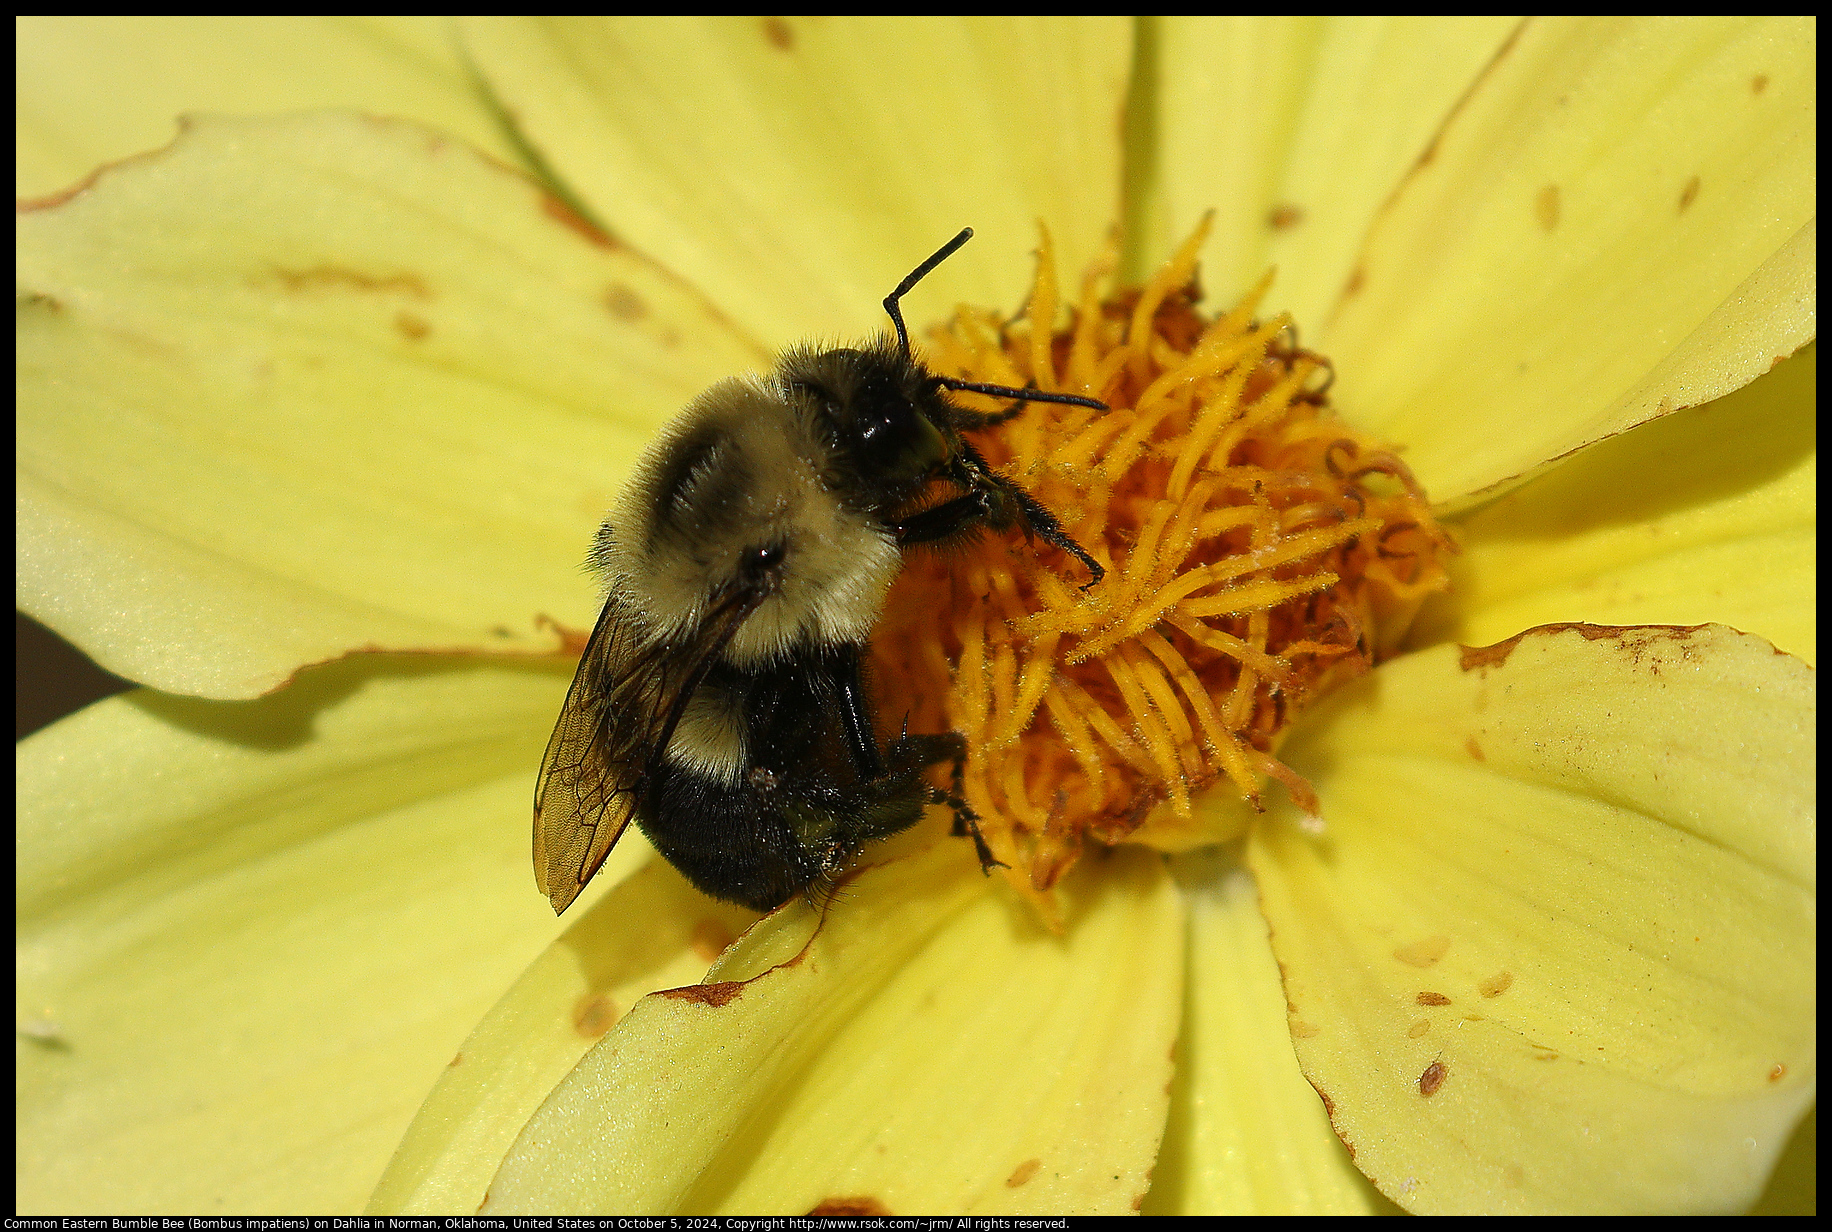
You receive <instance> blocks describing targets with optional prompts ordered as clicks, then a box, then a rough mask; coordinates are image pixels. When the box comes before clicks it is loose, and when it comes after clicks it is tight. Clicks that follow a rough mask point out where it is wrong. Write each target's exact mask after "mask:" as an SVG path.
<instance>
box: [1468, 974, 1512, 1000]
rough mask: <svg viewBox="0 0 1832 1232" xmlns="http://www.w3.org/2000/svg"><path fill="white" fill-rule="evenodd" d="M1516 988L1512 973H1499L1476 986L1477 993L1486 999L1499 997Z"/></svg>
mask: <svg viewBox="0 0 1832 1232" xmlns="http://www.w3.org/2000/svg"><path fill="white" fill-rule="evenodd" d="M1513 986H1514V973H1513V972H1512V971H1498V972H1496V973H1495V974H1494V975H1491V976H1489V977H1488V978H1487V979H1486V980H1483V981H1482V982H1481V983H1480V984H1478V985H1476V991H1477V992H1479V993H1481V994H1482V995H1483V996H1485V997H1499V996H1500V995H1501V994H1502V993H1504V992H1506V991H1507V990H1508V989H1510V988H1512V987H1513Z"/></svg>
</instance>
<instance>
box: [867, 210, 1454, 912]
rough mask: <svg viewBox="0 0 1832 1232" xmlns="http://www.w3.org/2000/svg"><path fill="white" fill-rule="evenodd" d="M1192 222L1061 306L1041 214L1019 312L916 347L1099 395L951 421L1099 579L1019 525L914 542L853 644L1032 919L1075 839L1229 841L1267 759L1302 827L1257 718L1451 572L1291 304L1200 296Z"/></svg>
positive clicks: (1336, 671)
mask: <svg viewBox="0 0 1832 1232" xmlns="http://www.w3.org/2000/svg"><path fill="white" fill-rule="evenodd" d="M1207 230H1208V223H1207V220H1205V221H1204V223H1203V225H1202V226H1201V227H1199V228H1198V229H1197V231H1196V233H1195V234H1193V235H1192V236H1190V238H1189V239H1188V240H1187V241H1186V242H1185V243H1184V244H1183V246H1182V247H1181V248H1180V249H1179V250H1178V252H1177V253H1176V254H1175V255H1174V256H1173V257H1172V258H1171V259H1170V261H1168V262H1167V263H1166V264H1165V265H1164V266H1163V267H1162V268H1161V269H1160V270H1159V271H1158V272H1157V273H1156V275H1154V276H1153V277H1152V278H1151V279H1150V281H1148V282H1147V283H1146V284H1145V285H1144V286H1142V287H1135V288H1128V289H1120V290H1117V291H1105V292H1104V291H1103V288H1105V287H1106V285H1107V284H1108V281H1109V274H1110V271H1111V269H1112V267H1113V265H1114V263H1115V262H1114V257H1113V255H1112V254H1111V253H1109V254H1108V255H1107V256H1106V257H1105V258H1104V259H1103V260H1102V261H1100V262H1098V263H1097V264H1096V266H1095V267H1094V268H1093V269H1091V270H1090V271H1089V272H1088V273H1087V275H1086V276H1085V277H1084V278H1083V280H1082V283H1081V287H1080V291H1079V296H1078V297H1077V298H1076V300H1075V302H1073V303H1072V304H1068V305H1066V306H1065V305H1064V304H1063V303H1062V298H1063V297H1062V295H1061V293H1060V291H1059V288H1058V284H1057V282H1056V277H1055V272H1054V263H1053V259H1052V256H1051V252H1050V243H1049V236H1048V234H1047V232H1046V233H1045V234H1044V236H1043V242H1042V245H1041V248H1040V250H1039V253H1038V257H1039V260H1038V272H1037V277H1036V282H1035V285H1034V286H1033V288H1032V291H1031V295H1030V299H1029V301H1028V304H1027V305H1026V306H1025V308H1024V309H1023V310H1022V311H1021V312H1020V313H1018V315H1017V316H1016V317H1015V318H1013V319H1005V318H1003V317H1001V316H999V315H998V314H996V313H993V312H990V311H986V310H980V309H972V308H963V309H961V310H960V311H959V312H958V313H957V314H956V316H955V317H954V319H953V320H952V321H951V322H949V323H948V324H947V325H945V326H943V327H941V328H939V329H937V330H936V331H933V332H932V333H931V335H930V336H929V338H928V339H927V342H926V355H925V360H926V362H927V364H928V366H929V368H930V369H931V370H932V371H934V372H936V373H937V374H939V375H946V376H956V377H961V378H964V379H967V380H971V381H978V382H984V383H990V384H1001V385H1006V386H1011V387H1014V388H1036V389H1039V390H1045V391H1055V392H1063V393H1073V394H1082V395H1086V396H1089V397H1093V398H1097V399H1100V400H1101V401H1103V402H1105V403H1106V404H1107V405H1108V407H1109V408H1110V409H1109V410H1106V411H1099V410H1095V409H1092V408H1086V407H1080V406H1074V405H1065V404H1058V403H1042V402H1039V403H1030V404H1028V405H1027V406H1026V407H1025V408H1024V410H1023V412H1022V413H1021V414H1019V415H1016V416H1014V417H1013V418H1011V419H1009V420H1008V421H1006V422H1005V423H1002V424H1000V425H998V426H996V427H994V428H991V429H989V430H987V431H984V432H979V433H975V434H974V437H973V439H974V443H975V444H976V446H977V447H978V448H979V449H980V450H981V452H982V453H983V454H984V455H985V456H986V458H987V460H988V462H990V463H991V464H992V465H993V466H994V467H996V468H998V469H999V470H1000V471H1001V472H1002V473H1004V474H1006V475H1008V476H1010V477H1011V478H1012V479H1015V480H1016V481H1017V482H1018V483H1020V484H1021V485H1023V487H1024V488H1025V489H1026V490H1027V491H1029V492H1030V493H1031V495H1033V496H1035V497H1036V498H1037V499H1038V501H1039V502H1040V503H1041V504H1042V505H1043V506H1044V507H1045V508H1047V509H1049V510H1050V511H1051V512H1053V513H1054V514H1056V516H1057V517H1058V518H1060V519H1061V520H1062V523H1063V526H1064V529H1066V530H1067V531H1068V533H1069V534H1070V535H1071V536H1072V537H1073V538H1074V539H1075V540H1076V541H1077V542H1078V543H1080V544H1081V545H1082V547H1084V548H1085V549H1086V550H1087V551H1088V552H1089V553H1090V554H1091V555H1092V556H1094V557H1095V558H1096V559H1097V560H1099V561H1100V562H1101V564H1102V565H1103V566H1104V567H1105V568H1106V571H1107V572H1106V576H1105V577H1104V578H1103V579H1102V580H1101V581H1100V582H1099V583H1097V584H1094V585H1087V583H1088V582H1089V580H1090V577H1089V574H1088V572H1087V570H1086V569H1085V568H1084V567H1083V566H1082V565H1081V564H1080V563H1078V562H1077V561H1075V560H1074V559H1073V558H1072V557H1071V556H1069V555H1067V554H1065V553H1063V552H1060V551H1058V550H1057V549H1055V548H1052V547H1050V546H1048V545H1047V544H1045V543H1043V542H1042V541H1041V540H1040V539H1033V541H1032V542H1029V543H1027V542H1025V538H1024V536H1023V535H1022V534H1020V533H1018V532H1015V531H1014V532H1011V533H1006V534H998V533H987V534H982V535H980V536H978V537H976V538H975V539H974V540H973V541H971V542H970V543H969V544H968V545H966V546H965V547H963V548H959V549H955V550H949V551H947V552H935V553H916V554H912V556H911V558H910V560H909V561H908V563H907V566H906V568H905V570H904V573H903V576H902V577H901V578H900V579H899V581H898V582H897V584H896V586H895V587H894V588H893V590H892V592H891V596H890V600H889V602H888V605H887V609H886V613H885V618H884V620H883V622H882V623H881V624H880V626H879V631H878V634H877V636H876V638H875V640H874V645H873V659H874V663H875V665H876V669H877V671H876V674H877V678H878V680H879V682H880V701H881V704H882V707H883V715H882V718H883V720H884V724H885V729H886V730H891V731H895V730H898V729H899V728H900V727H902V726H904V725H905V724H907V729H908V730H910V731H947V730H952V731H957V732H960V733H961V734H963V735H964V736H965V737H966V739H967V747H968V756H967V762H966V766H965V770H964V775H965V777H964V781H963V783H962V790H963V795H964V798H965V800H966V802H967V804H968V805H969V806H970V807H971V808H972V810H973V812H974V813H976V814H977V815H978V817H979V825H980V828H981V831H982V833H983V835H984V837H985V839H986V841H987V843H988V845H989V846H990V848H991V850H992V852H993V853H994V855H995V856H997V858H998V859H1000V860H1001V861H1003V862H1004V863H1005V864H1006V865H1008V866H1009V868H1008V869H1007V871H1006V875H1007V876H1008V877H1010V878H1012V879H1013V881H1014V882H1015V883H1016V885H1017V887H1018V888H1019V890H1020V891H1021V892H1023V893H1024V894H1026V896H1027V897H1030V898H1032V899H1033V900H1034V901H1036V902H1037V903H1038V905H1039V906H1040V907H1041V908H1042V909H1043V910H1044V913H1045V915H1046V917H1049V916H1053V914H1054V913H1053V910H1052V897H1051V893H1050V892H1051V890H1052V888H1053V887H1054V886H1055V885H1056V883H1057V881H1058V880H1059V879H1060V878H1061V877H1062V875H1063V873H1064V872H1066V871H1067V870H1068V869H1069V868H1070V867H1071V866H1072V865H1073V864H1074V862H1075V861H1076V860H1077V859H1078V858H1080V856H1081V855H1082V854H1084V853H1086V852H1088V851H1089V850H1090V849H1098V848H1100V847H1105V846H1112V845H1115V844H1119V843H1127V842H1143V843H1148V844H1151V845H1154V846H1159V847H1163V848H1166V849H1175V848H1180V847H1187V846H1194V845H1199V844H1200V843H1201V842H1213V841H1221V840H1224V839H1227V838H1232V837H1234V836H1235V835H1236V834H1237V833H1238V832H1239V829H1240V825H1239V823H1238V822H1237V821H1236V822H1230V821H1229V820H1227V819H1229V818H1238V817H1240V816H1242V815H1243V813H1244V815H1246V816H1249V817H1250V816H1251V815H1252V814H1253V813H1257V812H1260V811H1262V810H1263V804H1262V800H1263V798H1264V796H1265V793H1266V792H1267V791H1268V783H1269V782H1276V783H1278V784H1280V785H1281V786H1282V789H1283V790H1284V792H1285V793H1287V794H1288V795H1289V797H1290V799H1291V801H1292V802H1293V803H1294V804H1295V805H1296V808H1297V810H1298V815H1299V818H1300V819H1301V822H1302V823H1303V824H1306V825H1310V826H1318V825H1321V824H1322V822H1321V819H1320V816H1319V813H1320V810H1319V806H1318V801H1317V797H1316V793H1315V792H1314V791H1313V790H1312V788H1311V786H1310V784H1309V783H1307V782H1306V781H1305V780H1304V779H1303V778H1301V777H1300V776H1299V775H1298V774H1296V773H1295V772H1294V771H1293V770H1291V769H1290V768H1289V767H1288V766H1286V765H1285V764H1284V763H1282V762H1281V761H1280V760H1279V759H1278V756H1277V752H1278V745H1279V739H1280V736H1281V733H1282V732H1283V731H1284V730H1285V729H1286V728H1287V727H1288V725H1289V724H1290V723H1291V722H1292V721H1293V719H1294V718H1295V717H1296V716H1297V714H1298V713H1299V712H1300V711H1301V710H1302V709H1303V708H1304V706H1305V705H1306V704H1307V703H1309V702H1311V701H1313V700H1314V699H1316V698H1317V697H1318V696H1319V695H1320V694H1322V693H1323V692H1325V691H1326V690H1328V689H1329V688H1331V687H1333V686H1334V685H1336V684H1339V683H1341V682H1342V681H1344V680H1347V679H1349V678H1352V677H1354V676H1357V675H1360V674H1361V673H1363V672H1366V671H1367V670H1368V669H1369V668H1370V667H1372V666H1373V665H1374V664H1375V663H1377V662H1379V661H1380V660H1381V658H1382V657H1383V656H1384V655H1386V654H1389V653H1391V652H1392V651H1393V650H1394V649H1395V648H1396V646H1397V643H1398V641H1399V639H1400V637H1401V636H1403V634H1404V632H1405V629H1406V626H1407V625H1408V624H1409V623H1410V621H1411V619H1412V616H1413V615H1414V614H1415V613H1416V611H1417V609H1418V607H1419V605H1420V603H1421V602H1422V601H1423V600H1424V599H1425V598H1426V597H1427V596H1428V595H1430V594H1431V593H1433V592H1435V591H1440V590H1443V589H1445V588H1446V587H1447V586H1448V584H1449V579H1448V575H1447V573H1446V570H1445V568H1444V565H1443V563H1442V560H1443V557H1444V556H1445V554H1446V553H1448V552H1450V551H1454V550H1455V549H1454V545H1453V543H1452V541H1451V539H1450V537H1449V535H1448V534H1447V533H1446V532H1445V531H1444V530H1443V529H1442V528H1441V527H1440V526H1439V525H1438V524H1437V522H1436V521H1435V520H1434V519H1433V517H1432V514H1431V509H1430V505H1429V502H1428V501H1427V500H1426V497H1425V493H1424V492H1423V491H1422V490H1421V489H1420V487H1419V485H1418V483H1417V482H1416V481H1415V480H1414V479H1413V477H1412V474H1411V473H1410V471H1408V470H1407V468H1406V465H1405V463H1404V462H1402V461H1401V460H1400V458H1399V456H1398V454H1397V453H1396V452H1395V450H1394V449H1393V448H1391V447H1390V446H1388V445H1385V444H1383V443H1381V442H1379V441H1376V440H1373V439H1371V438H1370V437H1369V436H1367V435H1366V434H1365V433H1363V432H1360V431H1358V430H1356V429H1354V428H1352V427H1350V426H1349V425H1348V424H1346V423H1344V422H1343V421H1342V420H1341V419H1338V418H1337V417H1336V416H1335V415H1334V414H1333V413H1332V411H1331V409H1330V402H1329V397H1328V391H1329V387H1330V384H1331V383H1332V381H1333V379H1334V374H1333V372H1332V370H1331V368H1330V365H1329V361H1328V360H1327V359H1325V358H1324V357H1323V356H1321V355H1318V354H1316V353H1314V352H1312V351H1309V350H1306V349H1304V348H1303V347H1302V346H1300V345H1299V344H1298V342H1297V337H1296V330H1295V328H1294V326H1293V324H1292V322H1291V321H1290V319H1289V318H1288V317H1286V316H1283V315H1278V316H1271V317H1268V318H1264V319H1261V318H1260V317H1259V316H1258V315H1257V308H1258V306H1259V304H1260V302H1261V300H1262V299H1263V298H1264V296H1265V294H1266V291H1267V289H1268V288H1269V287H1270V286H1271V282H1272V276H1271V275H1270V274H1268V275H1267V276H1266V277H1265V278H1264V279H1262V280H1261V282H1260V284H1259V285H1258V286H1257V287H1256V288H1254V290H1253V291H1252V292H1251V293H1250V294H1249V295H1248V296H1247V297H1246V298H1245V299H1244V300H1243V301H1242V302H1241V303H1240V304H1238V305H1236V306H1235V307H1234V308H1233V309H1232V310H1230V311H1228V312H1226V313H1225V314H1222V315H1219V316H1210V315H1207V314H1205V313H1203V312H1202V311H1201V310H1200V308H1199V307H1198V305H1199V302H1200V300H1201V295H1202V293H1201V290H1200V288H1199V286H1198V283H1197V279H1196V254H1197V252H1198V251H1199V249H1200V248H1201V245H1202V242H1203V240H1204V238H1205V237H1206V234H1207ZM1059 318H1066V324H1065V325H1062V326H1060V327H1058V326H1057V321H1058V319H1059ZM955 396H956V397H958V398H959V399H960V400H961V404H962V405H963V406H971V407H973V408H974V409H977V410H986V411H996V410H1001V409H1004V406H1005V405H1007V404H1001V403H999V402H996V401H994V400H992V399H990V398H985V397H982V396H980V395H976V394H957V395H955ZM1223 794H1225V795H1227V796H1230V797H1231V798H1232V799H1233V800H1234V801H1236V802H1244V803H1245V804H1246V806H1247V809H1246V810H1244V811H1243V810H1242V809H1241V808H1240V807H1238V804H1236V805H1235V806H1234V807H1232V808H1216V807H1214V806H1213V802H1214V801H1215V800H1216V798H1217V797H1218V796H1220V795H1223Z"/></svg>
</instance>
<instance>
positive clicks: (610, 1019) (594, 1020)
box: [572, 992, 617, 1039]
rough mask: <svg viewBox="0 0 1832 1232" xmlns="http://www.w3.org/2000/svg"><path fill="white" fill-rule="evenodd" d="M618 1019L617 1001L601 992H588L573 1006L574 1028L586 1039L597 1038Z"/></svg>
mask: <svg viewBox="0 0 1832 1232" xmlns="http://www.w3.org/2000/svg"><path fill="white" fill-rule="evenodd" d="M616 1021H617V1003H616V1002H615V1001H612V1000H611V999H610V998H609V997H607V996H605V995H604V994H603V993H601V992H592V993H586V994H585V995H584V996H583V997H580V998H579V1000H578V1003H577V1004H576V1005H574V1006H573V1014H572V1023H573V1030H575V1031H577V1032H578V1033H579V1034H580V1035H583V1036H584V1037H585V1038H586V1039H597V1038H598V1037H599V1036H600V1035H603V1034H604V1033H605V1032H606V1031H609V1030H610V1029H611V1027H612V1025H613V1024H615V1023H616Z"/></svg>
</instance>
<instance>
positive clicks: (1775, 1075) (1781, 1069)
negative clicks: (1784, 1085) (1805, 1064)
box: [1768, 1061, 1787, 1082]
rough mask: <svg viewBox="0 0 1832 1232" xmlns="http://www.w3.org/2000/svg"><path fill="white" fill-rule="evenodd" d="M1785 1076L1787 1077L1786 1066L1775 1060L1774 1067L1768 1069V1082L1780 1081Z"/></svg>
mask: <svg viewBox="0 0 1832 1232" xmlns="http://www.w3.org/2000/svg"><path fill="white" fill-rule="evenodd" d="M1785 1077H1787V1066H1785V1065H1783V1064H1782V1063H1781V1062H1779V1061H1777V1062H1775V1068H1774V1069H1771V1070H1769V1071H1768V1080H1769V1081H1770V1082H1780V1081H1781V1080H1782V1079H1783V1078H1785Z"/></svg>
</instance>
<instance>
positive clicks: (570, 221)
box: [541, 193, 618, 248]
mask: <svg viewBox="0 0 1832 1232" xmlns="http://www.w3.org/2000/svg"><path fill="white" fill-rule="evenodd" d="M541 210H542V212H543V213H545V214H546V215H547V217H549V218H551V219H553V220H554V221H555V222H557V223H559V224H560V225H561V226H563V227H567V228H570V229H571V230H573V231H577V232H578V233H579V234H580V235H583V236H584V237H585V238H586V239H588V240H590V241H591V242H592V243H594V244H596V245H597V246H598V247H600V248H616V247H617V246H618V245H617V241H616V240H614V239H612V238H611V237H610V236H608V235H606V234H605V233H604V232H602V231H600V230H599V229H598V228H597V227H596V226H594V225H592V223H590V222H589V221H587V220H586V218H585V216H584V215H582V214H580V213H579V211H577V210H575V209H573V207H572V206H570V205H568V204H566V202H564V201H562V200H560V199H559V198H558V197H552V196H548V195H546V194H545V193H543V194H542V195H541Z"/></svg>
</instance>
